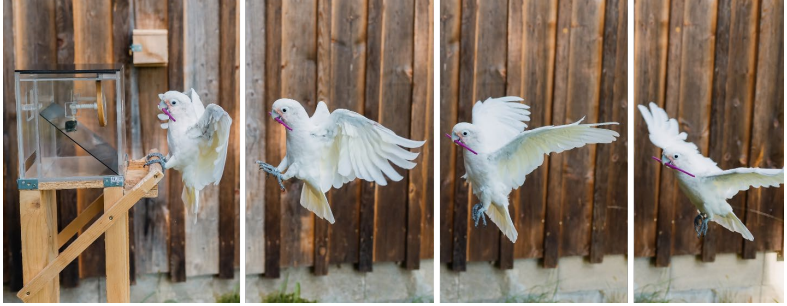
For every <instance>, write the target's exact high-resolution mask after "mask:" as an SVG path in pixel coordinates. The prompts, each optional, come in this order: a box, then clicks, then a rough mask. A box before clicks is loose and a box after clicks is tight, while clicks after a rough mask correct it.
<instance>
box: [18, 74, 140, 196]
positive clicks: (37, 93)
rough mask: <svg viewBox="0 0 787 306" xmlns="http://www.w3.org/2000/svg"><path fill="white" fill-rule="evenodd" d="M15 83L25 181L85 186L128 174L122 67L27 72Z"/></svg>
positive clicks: (20, 163) (20, 161) (22, 176)
mask: <svg viewBox="0 0 787 306" xmlns="http://www.w3.org/2000/svg"><path fill="white" fill-rule="evenodd" d="M15 81H16V86H17V113H18V133H19V141H20V143H19V156H20V158H19V177H20V178H24V179H38V180H39V181H42V182H46V181H79V180H93V179H101V178H103V177H106V176H117V175H122V174H123V172H124V171H125V156H126V154H125V150H124V148H125V145H124V136H125V128H124V124H125V121H124V120H123V118H124V116H123V94H124V93H123V71H122V67H119V66H95V65H93V66H87V65H86V66H82V67H79V66H73V65H72V66H69V67H59V66H57V67H45V68H31V69H23V70H17V71H16V78H15Z"/></svg>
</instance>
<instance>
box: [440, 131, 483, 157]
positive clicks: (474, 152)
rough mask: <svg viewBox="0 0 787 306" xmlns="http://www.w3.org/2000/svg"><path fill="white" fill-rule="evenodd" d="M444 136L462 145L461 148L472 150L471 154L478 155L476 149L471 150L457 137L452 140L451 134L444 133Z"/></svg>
mask: <svg viewBox="0 0 787 306" xmlns="http://www.w3.org/2000/svg"><path fill="white" fill-rule="evenodd" d="M445 137H448V138H450V139H451V140H453V141H454V143H455V144H458V145H460V146H462V147H463V148H465V149H467V150H468V151H470V152H473V154H475V155H478V153H477V152H476V151H473V149H471V148H470V147H468V146H466V145H465V144H464V143H463V142H461V141H459V140H458V139H457V140H454V139H453V138H452V137H451V135H448V133H446V134H445Z"/></svg>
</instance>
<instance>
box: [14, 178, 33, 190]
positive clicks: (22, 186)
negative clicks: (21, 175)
mask: <svg viewBox="0 0 787 306" xmlns="http://www.w3.org/2000/svg"><path fill="white" fill-rule="evenodd" d="M16 185H17V186H18V187H19V190H36V189H38V179H17V180H16Z"/></svg>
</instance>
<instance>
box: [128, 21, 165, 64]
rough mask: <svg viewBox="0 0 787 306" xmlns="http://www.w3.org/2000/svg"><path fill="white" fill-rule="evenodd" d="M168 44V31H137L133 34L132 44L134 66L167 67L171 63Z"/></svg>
mask: <svg viewBox="0 0 787 306" xmlns="http://www.w3.org/2000/svg"><path fill="white" fill-rule="evenodd" d="M167 44H168V41H167V30H159V29H144V30H140V29H135V30H134V31H133V33H132V43H131V52H133V58H134V66H142V67H159V66H166V65H167V63H168V62H169V58H168V54H169V50H168V49H169V47H168V45H167Z"/></svg>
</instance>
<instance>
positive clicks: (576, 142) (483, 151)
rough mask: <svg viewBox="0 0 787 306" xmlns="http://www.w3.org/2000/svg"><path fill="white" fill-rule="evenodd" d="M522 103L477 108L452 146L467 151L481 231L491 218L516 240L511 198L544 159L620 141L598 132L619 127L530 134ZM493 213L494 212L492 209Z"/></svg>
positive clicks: (506, 100) (502, 101)
mask: <svg viewBox="0 0 787 306" xmlns="http://www.w3.org/2000/svg"><path fill="white" fill-rule="evenodd" d="M521 101H523V99H522V98H520V97H502V98H496V99H492V98H489V99H487V100H486V101H484V102H481V101H478V102H477V103H476V104H475V105H474V106H473V123H467V122H461V123H457V124H456V125H454V128H453V130H452V131H451V136H450V137H451V140H453V141H454V143H456V144H457V145H460V146H462V147H464V148H465V149H467V151H468V152H465V153H464V161H465V169H466V171H467V173H466V174H465V175H464V176H462V178H464V179H466V180H467V181H469V182H470V183H471V184H472V188H473V194H474V195H475V196H476V197H478V199H479V200H481V203H479V204H476V205H474V206H473V211H472V217H473V220H474V221H475V226H478V220H479V219H481V220H483V222H484V225H486V217H484V215H483V213H486V214H487V215H488V216H489V219H492V222H494V223H495V224H497V227H499V228H500V230H501V231H502V232H503V233H504V234H505V235H506V237H508V239H510V240H511V242H516V238H517V231H516V228H514V222H513V221H512V220H511V216H510V215H509V213H508V194H509V193H511V191H512V190H514V189H517V188H519V186H522V184H524V183H525V176H526V175H528V174H530V172H533V170H535V169H536V168H538V167H539V166H541V164H543V163H544V155H549V153H552V152H556V153H560V152H563V151H565V150H569V149H573V148H578V147H581V146H584V145H586V144H596V143H611V142H613V141H615V137H618V136H619V135H618V133H617V132H615V131H612V130H607V129H600V128H594V127H596V126H601V125H610V124H618V123H617V122H608V123H596V124H580V122H582V120H584V118H582V119H580V120H579V121H577V122H575V123H572V124H567V125H560V126H544V127H540V128H537V129H533V130H529V131H526V130H525V128H526V127H527V125H526V124H525V122H524V121H530V117H529V115H530V111H528V109H529V108H530V107H529V106H527V105H525V104H522V103H520V102H521ZM490 207H491V208H492V209H490Z"/></svg>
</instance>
